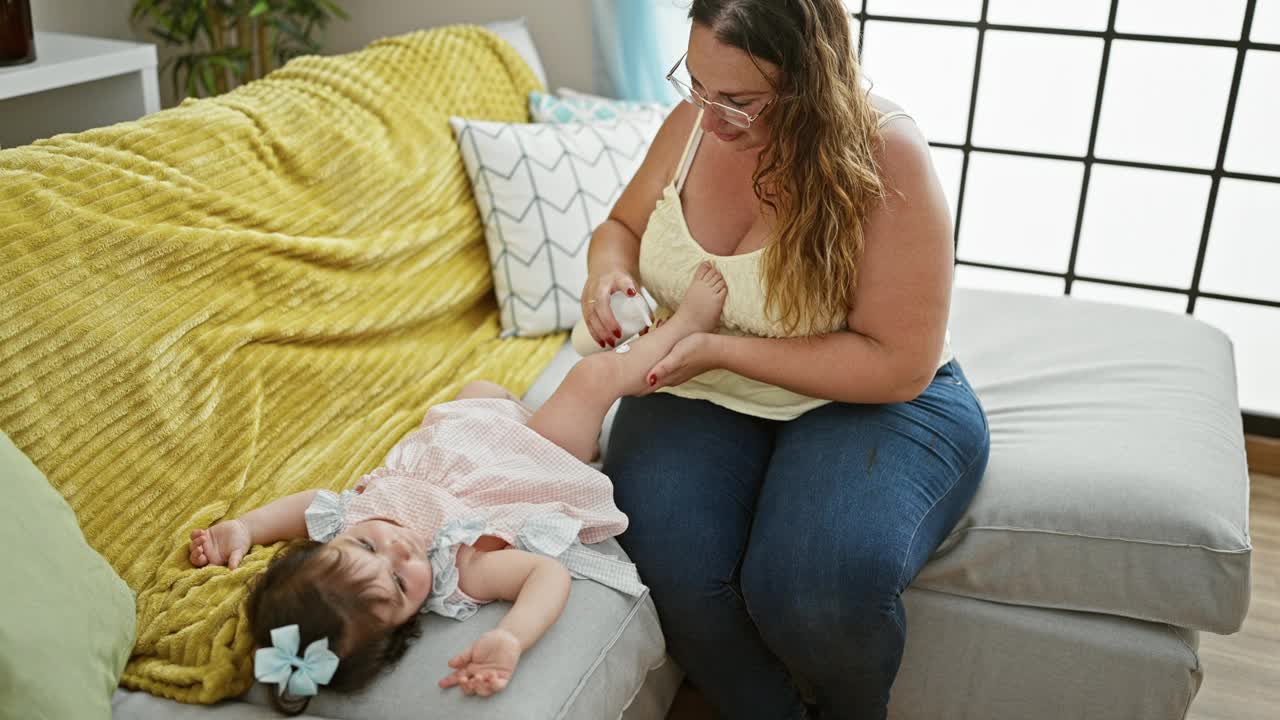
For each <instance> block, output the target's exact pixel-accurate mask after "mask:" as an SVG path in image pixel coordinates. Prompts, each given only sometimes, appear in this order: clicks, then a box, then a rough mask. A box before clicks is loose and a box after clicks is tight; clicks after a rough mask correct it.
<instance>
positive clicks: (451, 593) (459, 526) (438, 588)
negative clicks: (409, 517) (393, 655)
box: [421, 517, 485, 620]
mask: <svg viewBox="0 0 1280 720" xmlns="http://www.w3.org/2000/svg"><path fill="white" fill-rule="evenodd" d="M484 532H485V522H484V520H483V518H479V517H473V518H469V519H465V520H461V519H460V520H454V521H452V522H450V523H449V524H447V525H445V526H444V527H443V528H441V529H440V532H439V533H437V534H436V539H435V542H433V543H432V544H431V550H430V551H429V552H428V553H427V557H428V558H429V559H430V561H431V594H430V595H428V596H427V601H426V602H425V603H423V605H422V610H421V612H424V613H427V612H433V613H435V614H437V615H443V616H445V617H448V618H453V619H454V620H466V619H467V618H469V617H471V616H472V615H475V614H476V611H477V610H479V609H480V605H482V604H483V603H481V602H480V601H478V600H476V599H475V598H473V597H471V596H470V595H467V594H466V593H464V592H462V590H461V589H460V588H459V587H458V548H459V547H461V546H463V545H471V544H472V543H474V542H475V541H476V540H479V539H480V536H481V535H483V534H484Z"/></svg>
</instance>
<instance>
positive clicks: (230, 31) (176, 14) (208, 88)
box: [132, 0, 347, 98]
mask: <svg viewBox="0 0 1280 720" xmlns="http://www.w3.org/2000/svg"><path fill="white" fill-rule="evenodd" d="M132 17H133V21H134V22H138V23H143V24H146V25H148V26H149V29H150V31H151V34H153V35H155V36H156V37H157V38H159V39H161V40H163V41H164V42H165V44H167V45H175V46H178V47H180V48H183V49H184V50H185V52H182V53H181V54H179V55H175V56H173V57H172V58H170V59H169V60H167V61H166V62H165V63H164V65H163V66H162V68H161V69H162V70H166V69H169V68H170V67H171V68H172V72H173V94H174V96H175V97H179V98H181V97H200V96H209V95H216V94H218V93H223V92H226V91H227V90H229V89H231V88H232V87H235V86H236V85H240V84H243V83H246V82H249V81H251V80H256V79H257V78H260V77H262V76H264V75H266V74H267V73H269V72H271V70H272V69H274V68H275V67H277V66H279V65H283V64H284V63H285V62H288V60H289V59H290V58H293V57H296V56H298V55H306V54H311V53H316V52H319V50H320V41H319V39H318V37H317V35H318V34H319V32H320V31H322V30H323V29H324V27H325V26H326V25H327V24H328V23H329V21H330V20H332V19H333V18H335V17H336V18H340V19H342V20H346V19H347V13H346V12H345V11H344V10H343V9H342V7H340V6H339V5H338V3H337V2H335V0H135V2H134V4H133V16H132Z"/></svg>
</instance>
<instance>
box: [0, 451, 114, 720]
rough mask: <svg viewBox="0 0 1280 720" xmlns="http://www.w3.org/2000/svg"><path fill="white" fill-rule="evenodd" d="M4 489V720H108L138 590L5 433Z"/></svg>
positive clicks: (0, 473) (0, 535)
mask: <svg viewBox="0 0 1280 720" xmlns="http://www.w3.org/2000/svg"><path fill="white" fill-rule="evenodd" d="M0 487H2V488H4V492H5V497H4V499H3V500H2V501H0V548H2V550H0V578H3V581H0V582H3V583H4V590H3V592H0V718H3V719H4V720H10V719H12V720H18V719H19V718H21V719H22V720H30V719H31V718H59V719H60V718H76V720H80V718H104V719H105V720H109V719H110V717H111V695H112V693H114V692H115V687H116V684H117V683H118V682H119V681H120V673H121V672H122V671H123V670H124V665H125V663H126V662H128V660H129V653H130V651H131V650H132V649H133V641H134V626H135V607H134V599H133V593H132V592H131V591H130V590H129V587H128V586H127V585H125V583H124V581H123V580H121V579H120V576H118V575H116V573H115V571H114V570H112V569H111V566H110V565H108V564H107V561H106V560H104V559H103V558H102V556H101V555H99V554H98V553H97V552H95V551H94V549H93V548H91V547H89V544H88V543H86V542H85V539H84V533H82V532H80V525H79V524H78V523H77V522H76V516H75V513H74V512H72V511H71V507H70V506H69V505H67V502H66V501H65V500H63V499H62V496H61V495H59V494H58V491H57V490H54V489H53V486H51V485H50V484H49V481H48V480H46V479H45V477H44V474H43V473H41V472H40V470H38V469H37V468H36V466H35V465H33V464H32V463H31V461H30V460H29V459H27V456H26V455H23V454H22V451H21V450H19V449H18V448H17V447H16V446H15V445H14V444H13V442H12V441H10V440H9V438H8V436H6V435H4V434H3V433H0Z"/></svg>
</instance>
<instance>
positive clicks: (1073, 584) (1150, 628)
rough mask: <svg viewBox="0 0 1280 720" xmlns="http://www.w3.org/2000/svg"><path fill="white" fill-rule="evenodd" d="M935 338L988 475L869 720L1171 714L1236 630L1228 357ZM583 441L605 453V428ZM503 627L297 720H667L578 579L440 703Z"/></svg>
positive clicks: (1064, 335) (1049, 314) (1031, 335)
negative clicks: (596, 442) (970, 406)
mask: <svg viewBox="0 0 1280 720" xmlns="http://www.w3.org/2000/svg"><path fill="white" fill-rule="evenodd" d="M951 331H952V339H953V344H954V347H955V350H956V354H957V356H958V358H959V360H960V362H961V363H962V365H963V366H964V368H965V371H966V373H967V374H968V375H969V378H970V380H971V381H972V382H973V384H974V386H975V389H976V390H977V392H978V395H979V397H980V398H981V399H982V402H983V404H984V406H985V407H986V410H987V413H988V416H989V419H990V423H991V437H992V449H991V461H990V464H989V466H988V470H987V474H986V476H985V478H984V480H983V484H982V487H981V488H980V490H979V491H978V494H977V496H976V497H975V498H974V501H973V503H972V505H971V506H970V508H969V510H968V512H967V513H966V514H965V516H964V518H963V519H962V520H961V521H960V523H959V524H958V526H957V527H956V528H955V530H954V531H953V532H952V533H951V534H950V536H949V537H948V538H947V540H946V541H945V542H944V543H943V545H942V547H940V548H939V549H938V551H937V553H936V554H935V556H934V557H933V559H932V560H931V561H930V562H929V563H928V565H926V567H925V569H924V571H923V572H922V573H921V575H920V576H919V577H918V578H917V580H916V581H915V583H914V584H913V585H912V586H911V588H910V589H909V590H908V591H907V593H906V598H905V602H906V606H907V612H908V639H907V649H906V655H905V658H904V660H903V666H902V670H901V673H900V674H899V676H898V680H897V682H896V684H895V686H894V691H893V700H892V703H891V708H890V710H891V712H890V717H892V718H895V719H896V720H946V719H950V718H955V719H967V718H972V719H974V720H978V719H981V720H1024V719H1026V718H1037V719H1038V720H1058V719H1062V720H1067V719H1068V718H1072V719H1077V718H1089V719H1090V720H1110V719H1114V720H1142V719H1151V720H1172V719H1175V718H1182V717H1185V715H1186V712H1187V709H1188V707H1189V706H1190V704H1191V701H1192V700H1193V699H1194V697H1195V695H1196V691H1197V690H1198V689H1199V687H1200V683H1201V681H1202V679H1203V676H1204V671H1203V669H1202V667H1201V665H1200V660H1199V657H1198V655H1197V653H1196V648H1197V645H1198V639H1197V638H1198V633H1199V632H1200V631H1210V632H1216V633H1230V632H1234V631H1235V630H1237V629H1238V628H1239V627H1240V624H1241V622H1242V621H1243V618H1244V615H1245V612H1246V610H1247V607H1248V600H1249V560H1250V551H1251V548H1250V545H1249V535H1248V527H1247V520H1246V518H1247V510H1248V475H1247V471H1246V466H1245V457H1244V440H1243V434H1242V431H1241V422H1240V412H1239V408H1238V406H1237V403H1236V391H1235V381H1234V366H1233V360H1232V353H1231V346H1230V343H1229V342H1228V341H1227V339H1226V337H1225V336H1224V335H1223V334H1222V333H1220V332H1219V331H1217V330H1216V329H1214V328H1211V327H1210V326H1208V325H1205V324H1204V323H1202V322H1200V321H1198V320H1195V319H1193V318H1190V317H1187V316H1182V315H1174V314H1169V313H1164V312H1159V311H1155V310H1143V309H1137V308H1129V307H1122V306H1118V305H1108V304H1103V303H1095V302H1088V301H1081V300H1075V299H1072V298H1048V297H1040V296H1032V295H1020V294H1010V293H1001V292H991V291H979V290H964V289H961V290H957V291H956V294H955V298H954V303H953V308H952V320H951ZM576 357H577V356H576V355H575V354H574V353H573V351H572V349H571V348H569V347H568V346H567V345H566V346H565V348H564V349H563V350H562V351H561V353H560V355H559V356H557V358H556V359H555V361H554V362H553V363H552V365H551V366H550V367H548V368H547V370H546V371H545V372H544V373H543V375H542V376H541V377H540V378H539V380H538V382H537V383H536V384H535V385H534V386H533V388H532V389H531V390H530V392H529V394H528V395H527V399H528V400H529V401H530V402H533V403H540V402H541V401H543V400H545V398H546V396H547V395H548V394H550V392H551V390H553V389H554V388H555V386H556V385H557V383H558V382H559V380H560V379H561V378H562V377H563V376H564V374H565V373H566V372H567V370H568V368H569V367H571V366H572V364H573V362H574V361H575V360H576ZM603 440H604V442H605V448H606V452H607V442H608V429H607V427H606V432H605V436H604V438H603ZM609 547H610V548H611V550H612V551H613V552H621V551H620V550H618V549H617V547H616V546H615V545H610V546H609ZM502 612H503V608H501V607H499V606H496V605H495V606H489V607H487V608H485V609H484V610H483V611H482V613H481V614H480V615H479V616H477V617H476V618H474V619H473V620H470V621H468V622H466V623H454V622H452V621H448V620H444V619H441V618H430V620H431V622H430V623H428V635H429V638H424V639H423V640H422V641H420V642H419V643H418V644H417V646H415V647H414V648H413V649H412V650H411V651H410V653H409V655H408V656H407V657H406V659H405V660H404V661H403V662H402V663H401V665H400V666H399V667H398V668H397V669H396V670H394V671H393V672H391V673H390V674H388V675H386V676H385V677H384V678H382V679H381V680H380V681H379V682H378V683H377V685H376V686H375V687H374V688H373V689H372V690H371V691H369V692H368V693H366V694H364V695H361V696H355V697H351V698H343V697H338V696H333V695H328V694H324V693H322V694H321V695H320V696H319V697H318V698H317V699H316V700H315V701H314V702H313V703H312V705H311V708H310V709H309V711H308V712H309V713H310V715H309V716H310V717H315V718H333V719H335V720H355V719H357V718H384V719H386V720H399V719H401V718H404V719H408V718H415V719H416V720H424V719H436V718H440V719H444V718H448V719H450V720H461V719H467V720H471V719H474V720H481V719H484V720H489V719H494V720H496V719H498V718H501V719H503V720H512V719H523V718H528V719H529V720H535V719H536V720H543V719H545V718H575V719H579V718H580V719H582V720H599V719H601V718H618V717H621V718H626V719H627V720H639V719H640V718H645V719H649V720H660V719H661V718H663V717H664V716H665V714H666V711H667V708H668V707H669V705H670V702H671V699H672V697H673V695H674V693H675V690H676V687H677V686H678V684H679V682H680V678H681V673H680V671H679V669H678V668H676V666H675V665H674V663H673V662H672V661H671V660H670V659H669V658H666V657H665V655H664V652H663V640H662V635H661V632H660V629H659V626H658V618H657V615H656V612H655V610H654V607H653V604H652V602H651V600H650V599H648V598H647V597H646V598H644V599H642V600H640V601H638V602H637V601H633V600H631V599H629V598H625V597H623V596H621V595H618V594H617V593H612V592H611V591H608V590H606V589H604V588H602V587H600V586H598V585H595V584H593V583H590V582H575V584H574V588H573V593H572V597H571V600H570V604H569V607H568V609H567V610H566V612H565V615H564V617H563V619H562V621H561V622H560V623H559V624H557V625H556V626H555V628H553V630H552V631H551V632H550V633H549V634H548V635H547V637H546V638H545V640H544V641H543V642H542V643H541V644H540V645H538V646H537V647H536V648H534V650H533V651H532V652H531V653H530V655H529V656H528V658H527V662H526V663H524V664H522V666H521V671H520V672H519V673H518V674H517V675H516V678H515V680H514V682H513V683H512V685H511V686H510V687H509V688H508V689H507V690H506V691H504V692H503V693H502V694H500V695H499V696H497V697H494V698H491V699H487V700H482V699H478V698H465V697H462V696H460V695H459V694H458V693H456V692H454V693H448V692H444V691H441V690H439V689H438V688H437V687H436V686H435V680H436V679H437V678H438V677H439V676H440V675H442V671H441V670H442V668H444V667H445V660H446V659H447V658H448V657H449V655H450V654H451V653H452V652H453V651H455V650H456V649H457V648H460V647H463V646H464V645H465V644H466V642H467V641H468V640H469V639H470V638H471V637H473V636H475V635H477V634H479V633H480V632H482V631H483V630H484V629H485V628H487V627H489V626H491V625H492V624H493V623H495V622H496V620H497V617H498V616H499V615H500V614H501V613H502ZM263 692H264V690H263V689H262V688H260V687H258V688H255V689H254V690H253V691H251V692H250V693H248V694H247V695H246V696H245V697H243V698H241V699H240V700H237V701H233V702H228V703H224V704H222V705H219V706H215V707H213V708H203V707H189V706H180V705H178V704H177V703H173V702H170V701H167V700H162V699H159V698H155V697H152V696H149V695H146V694H143V693H133V692H126V691H119V692H117V694H116V697H115V701H114V709H115V717H116V718H117V719H118V720H159V719H160V718H192V719H193V720H205V719H208V720H214V719H218V720H242V719H245V718H256V717H270V716H271V713H270V712H269V711H266V710H265V708H264V705H265V697H264V696H263V694H262V693H263Z"/></svg>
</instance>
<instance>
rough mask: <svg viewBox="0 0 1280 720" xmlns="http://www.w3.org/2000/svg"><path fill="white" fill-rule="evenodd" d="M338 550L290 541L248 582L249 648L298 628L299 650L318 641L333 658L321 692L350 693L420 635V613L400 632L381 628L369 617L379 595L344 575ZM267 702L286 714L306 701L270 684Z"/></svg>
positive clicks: (380, 599)
mask: <svg viewBox="0 0 1280 720" xmlns="http://www.w3.org/2000/svg"><path fill="white" fill-rule="evenodd" d="M343 565H344V561H343V555H342V553H340V552H338V551H337V549H336V548H333V547H330V546H328V545H326V544H324V543H320V542H315V541H313V540H298V541H294V542H293V543H291V544H290V545H289V546H287V547H286V548H285V549H284V550H283V551H281V552H280V554H279V555H277V556H276V557H275V559H273V560H272V561H271V564H270V565H269V566H268V567H267V570H266V572H264V573H263V574H262V575H260V576H259V577H258V578H257V580H256V581H255V582H254V584H253V587H252V588H251V590H250V592H249V599H248V602H247V603H246V611H247V613H248V615H249V627H250V629H251V631H252V632H253V642H254V645H255V647H259V648H263V647H271V631H272V630H274V629H275V628H278V627H282V626H284V625H295V624H296V625H297V626H298V631H299V635H300V640H301V642H300V644H299V646H298V652H299V653H302V652H303V651H305V650H306V647H307V645H309V644H310V643H312V642H313V641H315V640H318V639H320V638H328V639H329V649H330V650H332V651H333V652H334V653H336V654H337V655H338V656H339V658H341V659H340V660H339V662H338V669H337V671H336V672H334V674H333V678H332V679H331V680H330V681H329V683H328V685H325V686H324V687H326V688H328V689H331V690H335V691H338V692H355V691H357V690H360V689H361V688H363V687H365V686H367V685H368V684H369V683H370V682H371V681H372V680H373V679H374V678H375V677H377V675H378V673H380V672H382V671H383V670H384V669H386V668H388V667H390V666H391V665H393V664H395V663H396V662H397V661H398V660H399V659H400V658H401V657H403V656H404V653H405V651H406V650H408V649H409V643H410V642H411V641H412V640H413V639H414V638H416V637H418V636H419V635H421V632H422V631H421V629H420V628H419V626H418V619H419V618H420V617H421V616H420V615H419V614H417V613H414V615H413V617H412V618H410V619H409V621H408V622H406V623H404V624H403V625H400V626H399V627H388V626H387V624H386V622H385V621H384V620H382V619H380V618H379V617H378V616H377V615H376V614H375V612H374V610H375V608H377V607H378V605H379V604H381V603H383V602H386V598H384V597H381V596H379V595H378V594H377V591H376V589H375V588H373V587H372V585H371V584H370V583H369V582H367V581H361V580H356V579H353V578H352V573H350V572H344V571H343V570H344V568H343ZM268 694H269V695H270V697H271V704H272V706H274V707H275V709H276V710H277V711H279V712H282V713H284V714H286V715H297V714H299V713H301V712H302V711H303V710H305V709H306V708H307V703H308V702H309V701H310V699H311V698H309V697H295V696H292V695H289V694H287V693H286V694H283V695H282V694H280V693H279V692H278V688H275V687H272V688H271V689H270V692H269V693H268Z"/></svg>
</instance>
